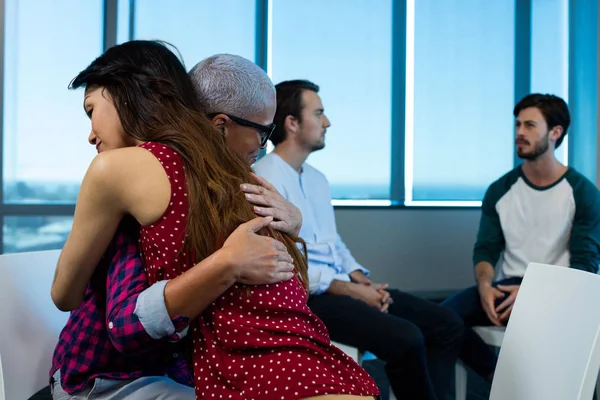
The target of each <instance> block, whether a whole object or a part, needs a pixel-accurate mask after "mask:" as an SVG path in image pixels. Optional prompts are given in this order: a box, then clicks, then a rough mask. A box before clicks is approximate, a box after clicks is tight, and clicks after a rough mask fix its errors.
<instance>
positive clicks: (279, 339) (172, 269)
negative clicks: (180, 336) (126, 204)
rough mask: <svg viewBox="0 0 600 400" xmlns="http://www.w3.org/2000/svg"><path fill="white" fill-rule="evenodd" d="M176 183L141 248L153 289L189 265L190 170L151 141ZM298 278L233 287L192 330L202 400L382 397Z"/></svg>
mask: <svg viewBox="0 0 600 400" xmlns="http://www.w3.org/2000/svg"><path fill="white" fill-rule="evenodd" d="M140 147H143V148H145V149H147V150H148V151H150V152H152V154H154V155H155V156H156V158H158V160H159V161H160V162H161V164H162V165H163V167H164V168H165V172H166V173H167V175H168V177H169V180H170V182H171V201H170V203H169V206H168V207H167V209H166V211H165V213H164V214H163V216H162V217H161V218H160V219H159V220H158V221H156V222H155V223H154V224H152V225H147V226H144V227H142V229H141V233H140V245H141V249H142V254H143V258H144V262H145V267H146V273H147V275H148V281H149V284H153V283H155V282H157V281H160V280H163V279H172V278H175V277H176V276H178V275H180V274H181V273H183V272H184V271H186V270H187V269H188V268H190V267H191V266H192V265H191V262H190V260H189V257H188V256H187V255H186V252H185V251H183V241H184V237H185V221H186V217H187V212H188V203H187V190H186V185H185V177H184V168H183V163H182V161H181V159H180V157H179V156H178V155H177V153H176V152H175V151H173V150H172V149H170V148H169V147H167V146H165V145H162V144H158V143H153V142H148V143H144V144H142V145H141V146H140ZM307 296H308V295H307V292H306V290H305V289H304V288H303V287H302V285H301V284H300V283H299V282H298V280H296V279H291V280H289V281H287V282H282V283H278V284H274V285H264V286H246V285H234V286H232V287H231V288H230V289H228V290H227V291H226V292H225V293H224V294H223V295H222V296H221V297H219V299H217V300H216V301H215V302H213V303H212V304H211V305H210V306H209V307H208V308H207V309H206V311H205V312H204V313H203V314H202V315H201V316H200V317H199V318H198V321H195V322H194V323H192V324H191V325H190V332H191V335H192V343H193V355H192V363H193V368H194V379H195V389H196V397H197V398H198V399H234V400H252V399H256V400H269V399H273V400H275V399H278V400H279V399H284V400H293V399H303V398H306V397H311V396H322V395H326V394H352V395H357V396H376V395H378V394H379V391H378V389H377V386H376V385H375V383H374V382H373V380H372V379H371V378H370V377H369V375H368V374H367V373H366V372H365V371H364V370H363V369H362V368H361V367H360V366H358V364H356V363H355V362H354V361H353V360H352V359H351V358H349V357H348V356H346V355H345V354H344V353H343V352H342V351H340V350H339V349H337V348H336V347H334V346H332V345H331V344H330V341H329V335H328V333H327V329H326V328H325V325H324V324H323V322H321V320H319V319H318V318H317V317H316V316H315V315H314V314H313V313H312V312H311V311H310V309H309V308H308V306H307V305H306V300H307Z"/></svg>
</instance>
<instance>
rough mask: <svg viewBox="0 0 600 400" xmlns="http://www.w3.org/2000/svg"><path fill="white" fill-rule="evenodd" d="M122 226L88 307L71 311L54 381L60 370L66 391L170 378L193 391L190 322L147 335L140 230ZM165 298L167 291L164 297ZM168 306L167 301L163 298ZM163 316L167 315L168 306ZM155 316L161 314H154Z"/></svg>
mask: <svg viewBox="0 0 600 400" xmlns="http://www.w3.org/2000/svg"><path fill="white" fill-rule="evenodd" d="M131 225H133V224H132V223H131V222H130V221H129V222H127V225H125V221H124V222H122V223H121V226H120V227H119V230H118V231H117V234H116V235H115V237H114V238H113V241H112V243H111V245H110V246H109V248H108V250H107V252H106V253H105V256H104V258H103V259H102V261H101V262H100V263H99V265H98V266H97V268H96V270H95V272H94V275H93V277H92V279H91V281H90V283H89V284H88V287H87V289H86V292H85V297H84V300H83V302H82V304H81V305H80V306H79V308H77V309H76V310H74V311H72V312H71V315H70V317H69V320H68V322H67V325H66V326H65V328H64V329H63V330H62V332H61V334H60V338H59V342H58V345H57V346H56V350H55V352H54V358H53V362H52V369H51V371H50V377H51V380H52V376H53V375H54V373H55V372H56V371H57V370H60V376H61V386H62V388H63V390H65V391H66V392H67V393H70V394H72V393H76V392H78V391H80V390H83V389H86V388H88V387H89V385H90V384H92V383H93V380H94V379H95V378H106V379H137V378H139V377H142V376H164V375H168V376H170V377H171V378H172V379H173V380H175V381H177V382H179V383H182V384H185V385H188V386H193V376H192V373H191V371H190V370H189V368H188V367H187V365H186V363H185V361H184V359H183V357H182V346H186V345H187V346H190V343H189V340H188V338H187V337H184V338H183V339H182V336H184V334H182V333H181V332H185V331H186V329H187V328H185V327H186V325H187V323H188V318H186V317H175V318H173V319H171V322H172V327H174V328H175V329H174V332H171V333H170V334H165V335H163V336H162V337H157V335H158V333H157V332H156V331H155V332H152V331H151V330H150V332H149V331H147V330H146V328H145V327H144V325H146V326H148V324H145V323H144V321H143V317H142V318H140V317H141V315H140V316H138V314H139V306H140V305H139V304H138V303H139V302H138V299H139V300H140V301H141V300H142V298H143V294H142V293H143V292H148V291H150V290H153V289H154V287H155V286H156V287H157V288H158V289H159V290H162V289H164V284H165V283H166V282H162V286H159V285H161V282H159V283H156V284H155V285H153V287H150V288H148V283H147V280H146V274H145V272H144V268H143V265H142V260H141V257H140V253H139V251H138V246H137V233H134V232H139V225H137V226H136V227H135V228H133V227H132V226H131ZM160 295H161V296H162V292H161V293H160ZM162 307H165V306H164V298H162ZM159 311H162V314H164V315H166V318H168V314H166V307H165V308H164V310H159ZM151 314H161V313H160V312H158V313H154V312H153V313H151Z"/></svg>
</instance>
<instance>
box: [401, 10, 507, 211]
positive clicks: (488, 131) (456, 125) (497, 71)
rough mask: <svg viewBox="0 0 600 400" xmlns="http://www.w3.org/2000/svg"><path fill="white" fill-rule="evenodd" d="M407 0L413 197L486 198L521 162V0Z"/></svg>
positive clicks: (409, 193)
mask: <svg viewBox="0 0 600 400" xmlns="http://www.w3.org/2000/svg"><path fill="white" fill-rule="evenodd" d="M407 3H408V8H407V54H406V64H407V67H406V69H407V76H406V153H405V174H406V176H405V189H406V192H405V198H406V203H407V204H411V203H412V202H413V201H419V200H434V201H435V200H438V201H440V200H445V201H447V200H459V201H460V200H481V199H482V198H483V194H484V192H485V190H486V188H487V186H488V185H489V184H490V183H491V182H492V181H494V180H496V179H497V178H499V177H500V176H501V175H502V174H504V173H506V172H508V171H509V170H510V169H512V168H513V154H514V120H513V118H512V109H513V107H514V87H513V82H514V69H515V59H514V58H515V57H514V54H515V49H514V43H515V37H514V32H515V2H514V1H437V0H418V1H415V0H409V1H408V2H407Z"/></svg>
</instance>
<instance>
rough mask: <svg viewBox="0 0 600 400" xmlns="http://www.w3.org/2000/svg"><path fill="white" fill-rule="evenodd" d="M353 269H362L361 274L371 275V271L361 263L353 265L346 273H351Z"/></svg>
mask: <svg viewBox="0 0 600 400" xmlns="http://www.w3.org/2000/svg"><path fill="white" fill-rule="evenodd" d="M354 271H362V273H363V274H365V275H366V276H369V275H371V271H369V270H368V269H366V268H365V267H363V266H362V265H358V264H357V265H355V266H353V267H352V268H351V269H350V271H348V275H350V274H351V273H353V272H354Z"/></svg>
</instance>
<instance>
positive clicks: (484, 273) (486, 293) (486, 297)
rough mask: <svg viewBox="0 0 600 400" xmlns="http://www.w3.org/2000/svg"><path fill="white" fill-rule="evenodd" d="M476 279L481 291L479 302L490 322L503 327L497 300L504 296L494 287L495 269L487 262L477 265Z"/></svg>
mask: <svg viewBox="0 0 600 400" xmlns="http://www.w3.org/2000/svg"><path fill="white" fill-rule="evenodd" d="M475 279H476V280H477V288H478V289H479V300H480V302H481V307H483V310H484V311H485V313H486V315H487V316H488V318H489V320H490V321H491V322H492V323H493V324H494V325H496V326H500V325H501V321H500V319H499V318H498V312H497V311H496V300H497V299H500V298H502V297H504V294H503V293H502V292H501V291H500V290H498V289H496V288H495V287H493V286H492V282H493V281H494V267H493V266H492V264H490V263H489V262H487V261H480V262H478V263H477V265H475Z"/></svg>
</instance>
